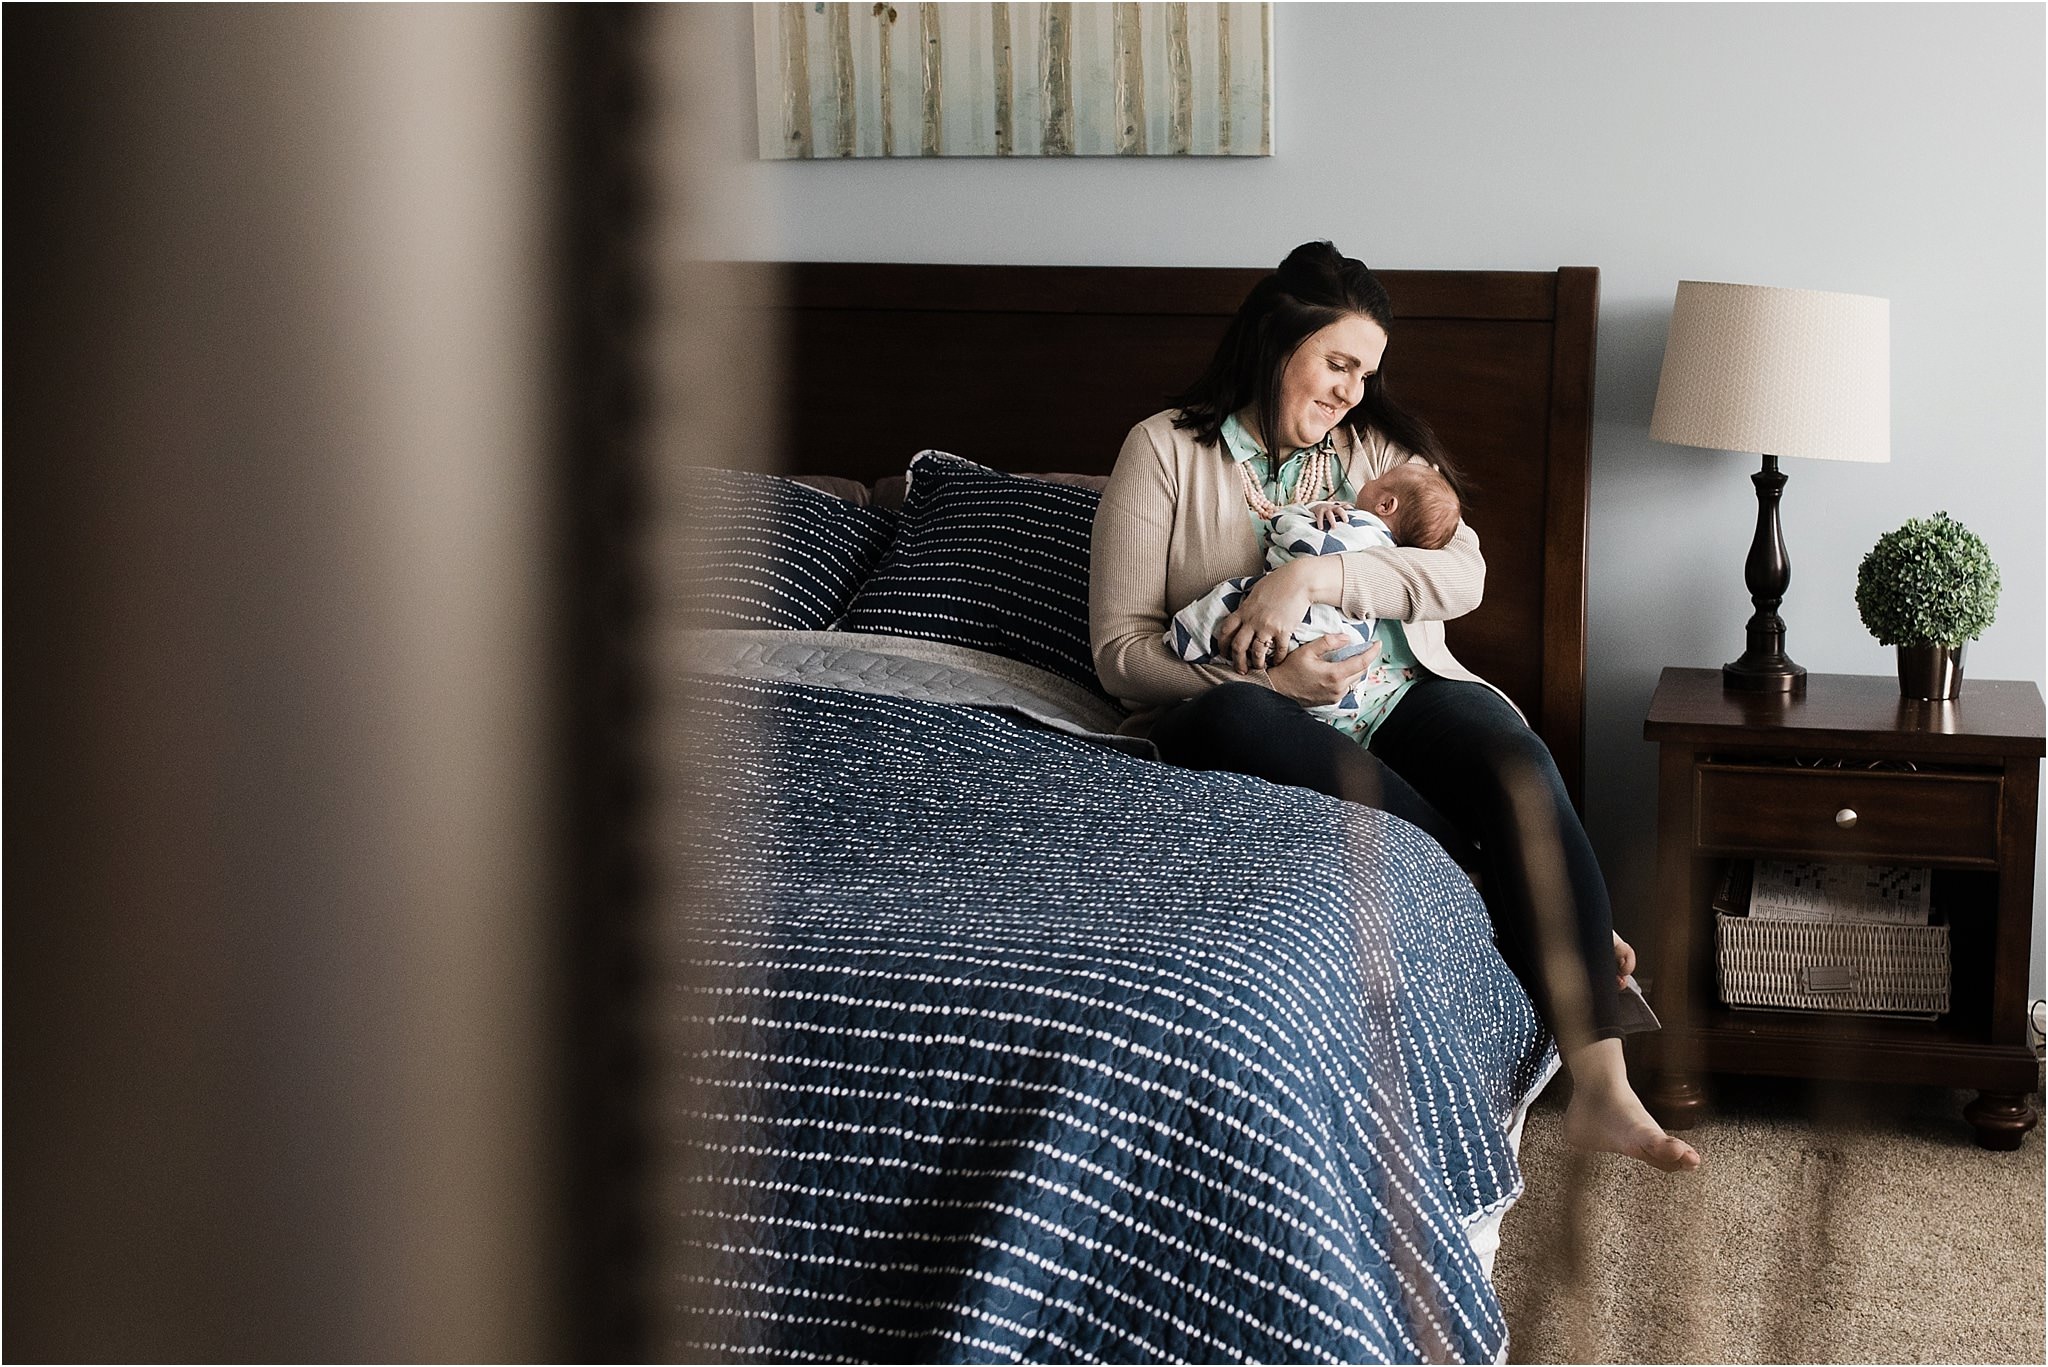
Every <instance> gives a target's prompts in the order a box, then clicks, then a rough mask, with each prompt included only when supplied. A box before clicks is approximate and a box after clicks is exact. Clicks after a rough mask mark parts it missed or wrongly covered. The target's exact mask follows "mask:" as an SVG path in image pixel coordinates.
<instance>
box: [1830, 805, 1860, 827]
mask: <svg viewBox="0 0 2048 1367" xmlns="http://www.w3.org/2000/svg"><path fill="white" fill-rule="evenodd" d="M1835 824H1836V825H1837V826H1840V827H1841V828H1842V829H1843V830H1845V831H1846V830H1848V829H1849V828H1850V827H1851V826H1853V825H1855V824H1856V811H1855V809H1854V808H1853V807H1844V808H1842V810H1841V811H1839V812H1836V813H1835Z"/></svg>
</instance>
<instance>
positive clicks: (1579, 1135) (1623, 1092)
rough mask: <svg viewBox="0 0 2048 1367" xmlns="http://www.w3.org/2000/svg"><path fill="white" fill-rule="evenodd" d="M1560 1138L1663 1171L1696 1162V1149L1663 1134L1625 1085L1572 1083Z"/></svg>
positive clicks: (1691, 1166) (1683, 1169)
mask: <svg viewBox="0 0 2048 1367" xmlns="http://www.w3.org/2000/svg"><path fill="white" fill-rule="evenodd" d="M1564 1138H1565V1142H1566V1143H1567V1144H1570V1145H1571V1146H1572V1147H1573V1148H1575V1149H1592V1150H1595V1151H1597V1152H1600V1153H1618V1154H1621V1155H1623V1156H1624V1157H1627V1158H1636V1159H1640V1160H1642V1161H1643V1162H1645V1163H1648V1164H1649V1165H1650V1166H1651V1167H1653V1168H1662V1169H1663V1170H1664V1171H1665V1172H1691V1171H1692V1170H1693V1169H1694V1168H1697V1167H1698V1166H1699V1165H1700V1156H1699V1152H1698V1151H1697V1150H1696V1149H1694V1148H1693V1146H1692V1145H1690V1144H1688V1143H1686V1142H1685V1141H1684V1140H1683V1139H1677V1138H1674V1137H1673V1136H1671V1135H1668V1134H1666V1133H1665V1132H1664V1127H1663V1126H1661V1125H1659V1124H1658V1123H1657V1122H1656V1120H1655V1119H1653V1118H1652V1117H1651V1115H1650V1113H1649V1112H1648V1111H1646V1110H1644V1109H1643V1103H1642V1101H1641V1100H1640V1099H1639V1098H1638V1097H1637V1096H1636V1094H1635V1092H1634V1091H1632V1090H1630V1089H1629V1088H1627V1087H1623V1088H1622V1089H1620V1091H1618V1092H1616V1091H1610V1090H1606V1089H1602V1088H1579V1087H1574V1088H1573V1089H1572V1099H1571V1102H1570V1104H1568V1105H1567V1106H1566V1107H1565V1109H1564Z"/></svg>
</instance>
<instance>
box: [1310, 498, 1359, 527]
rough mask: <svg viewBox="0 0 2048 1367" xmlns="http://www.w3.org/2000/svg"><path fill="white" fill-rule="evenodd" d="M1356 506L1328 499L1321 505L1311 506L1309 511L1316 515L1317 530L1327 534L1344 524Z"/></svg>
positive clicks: (1312, 504)
mask: <svg viewBox="0 0 2048 1367" xmlns="http://www.w3.org/2000/svg"><path fill="white" fill-rule="evenodd" d="M1355 506H1356V505H1355V504H1350V503H1345V502H1343V501H1341V500H1339V499H1334V498H1326V499H1324V500H1323V501H1322V502H1320V503H1311V504H1309V505H1308V510H1309V511H1310V512H1311V513H1314V514H1315V518H1316V530H1317V531H1319V532H1327V531H1328V530H1330V528H1332V527H1334V526H1336V525H1337V524H1338V523H1339V522H1342V521H1343V520H1344V515H1345V514H1346V513H1348V512H1350V511H1351V510H1352V508H1353V507H1355Z"/></svg>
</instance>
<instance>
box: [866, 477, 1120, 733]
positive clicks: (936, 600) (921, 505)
mask: <svg viewBox="0 0 2048 1367" xmlns="http://www.w3.org/2000/svg"><path fill="white" fill-rule="evenodd" d="M1101 500H1102V495H1101V493H1100V492H1098V491H1097V490H1094V489H1086V488H1077V487H1075V486H1073V485H1068V484H1055V483H1053V482H1051V481H1050V480H1043V479H1033V478H1031V477H1030V476H1028V475H1008V474H1004V473H1003V472H1001V471H1000V470H991V469H989V468H988V467H987V466H984V465H977V464H975V463H974V462H973V461H971V460H964V459H962V458H961V457H959V456H953V455H948V454H946V453H945V452H943V451H921V452H919V453H918V455H917V457H916V458H915V459H913V460H912V461H911V462H910V492H909V494H908V495H907V496H906V497H905V498H904V500H903V520H902V521H901V522H900V523H899V524H898V525H897V528H896V539H895V540H894V541H893V542H891V543H890V546H889V553H888V554H887V555H885V556H883V557H882V563H881V564H880V565H878V566H876V567H875V572H874V574H873V575H871V576H869V578H868V581H867V582H866V583H865V584H863V585H861V587H860V591H859V592H858V593H856V594H855V595H854V598H853V602H852V603H851V604H850V605H849V606H848V607H847V609H846V615H845V616H844V617H843V618H841V619H840V621H839V630H842V631H863V632H876V633H881V634H886V635H892V636H918V637H922V638H924V639H926V640H930V641H950V642H952V643H953V644H955V645H963V646H973V647H975V648H976V649H979V650H986V651H989V652H990V653H992V654H996V655H1001V656H1004V657H1005V658H1008V659H1012V660H1021V661H1022V662H1024V663H1025V664H1030V665H1037V666H1038V667H1039V668H1040V669H1047V670H1051V671H1052V672H1053V673H1055V674H1060V675H1063V676H1065V677H1066V678H1069V679H1073V680H1075V681H1076V682H1078V683H1082V684H1085V685H1087V686H1088V687H1089V688H1092V689H1095V690H1096V691H1097V692H1101V691H1102V686H1101V684H1099V683H1098V682H1097V681H1096V678H1095V666H1094V662H1093V659H1092V657H1091V655H1090V653H1089V650H1088V542H1089V535H1090V532H1091V530H1092V529H1093V527H1094V525H1095V506H1096V504H1098V503H1099V502H1101ZM1105 696H1107V695H1105Z"/></svg>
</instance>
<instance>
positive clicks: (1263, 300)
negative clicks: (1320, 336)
mask: <svg viewBox="0 0 2048 1367" xmlns="http://www.w3.org/2000/svg"><path fill="white" fill-rule="evenodd" d="M1353 315H1361V316H1363V317H1366V318H1370V319H1371V320H1372V321H1373V322H1375V323H1377V324H1378V325H1379V326H1380V328H1381V329H1382V330H1383V331H1385V332H1386V333H1387V335H1388V337H1389V338H1392V336H1393V332H1394V329H1393V322H1394V305H1393V301H1392V300H1391V299H1389V298H1388V297H1387V290H1386V286H1384V285H1382V284H1381V283H1380V281H1379V277H1378V276H1376V275H1374V274H1373V273H1372V272H1371V271H1369V270H1367V269H1366V268H1365V263H1364V262H1362V261H1358V260H1355V259H1354V258H1352V257H1348V256H1345V255H1344V254H1343V253H1341V252H1339V251H1338V250H1337V249H1336V248H1335V247H1333V246H1331V245H1330V244H1329V243H1328V242H1304V243H1303V244H1302V245H1301V246H1299V247H1296V248H1295V249H1294V250H1293V251H1291V252H1289V253H1288V254H1287V259H1286V260H1285V261H1282V262H1281V263H1280V269H1278V270H1277V271H1274V272H1273V273H1272V274H1271V275H1268V276H1266V277H1265V278H1264V279H1262V280H1260V281H1259V283H1258V284H1256V285H1254V286H1252V292H1251V293H1250V294H1248V295H1246V296H1245V301H1244V303H1243V304H1241V305H1239V307H1238V310H1237V316H1236V317H1235V318H1233V319H1231V321H1230V327H1229V329H1228V330H1226V331H1225V332H1224V334H1223V340H1222V341H1221V342H1220V343H1218V344H1217V347H1216V354H1215V355H1214V356H1212V357H1211V358H1210V360H1209V367H1208V369H1207V370H1205V371H1203V372H1202V375H1201V378H1200V379H1198V380H1196V381H1195V382H1194V383H1193V384H1192V385H1189V386H1188V387H1187V388H1186V389H1185V390H1183V391H1181V392H1180V393H1178V394H1175V395H1172V396H1170V397H1169V398H1168V399H1167V402H1168V403H1170V404H1172V405H1173V406H1174V407H1175V408H1177V409H1179V410H1180V412H1179V415H1178V416H1177V417H1176V418H1175V419H1174V423H1173V425H1174V426H1175V427H1180V428H1187V429H1190V430H1192V431H1193V432H1194V434H1195V440H1197V441H1199V442H1200V443H1202V445H1204V446H1213V445H1215V444H1216V442H1217V439H1218V437H1219V436H1220V435H1221V433H1222V431H1223V420H1224V419H1225V418H1227V417H1229V416H1230V415H1231V414H1232V413H1235V412H1238V411H1239V410H1241V409H1249V410H1250V411H1251V414H1252V416H1253V418H1254V419H1256V421H1257V424H1258V428H1259V431H1260V432H1262V433H1264V432H1271V431H1272V423H1271V422H1270V421H1269V416H1270V415H1271V414H1272V413H1273V412H1275V411H1276V410H1277V409H1278V408H1279V406H1280V404H1279V399H1280V377H1281V374H1282V373H1283V372H1284V371H1285V370H1286V369H1287V362H1288V360H1289V359H1290V358H1291V357H1292V356H1293V355H1294V352H1295V349H1296V348H1298V347H1299V346H1300V345H1301V344H1302V343H1303V342H1304V341H1306V340H1307V339H1308V338H1309V337H1311V336H1313V335H1314V334H1315V333H1317V332H1320V331H1322V330H1323V329H1324V328H1326V327H1328V326H1329V325H1330V324H1332V323H1334V322H1337V321H1338V320H1340V319H1342V318H1347V317H1350V316H1353ZM1389 349H1390V350H1391V345H1390V347H1389ZM1339 421H1340V422H1349V423H1350V424H1351V425H1352V426H1353V427H1355V428H1359V429H1370V430H1372V431H1376V432H1378V433H1379V434H1380V435H1381V436H1383V437H1385V438H1386V439H1387V440H1388V441H1390V442H1393V443H1394V444H1395V445H1396V446H1400V447H1404V448H1406V449H1407V450H1409V451H1411V452H1413V453H1414V454H1416V455H1418V456H1421V457H1422V458H1423V459H1425V460H1427V461H1428V462H1429V463H1430V464H1432V465H1434V466H1436V467H1437V469H1439V470H1440V471H1442V472H1443V476H1444V478H1445V479H1446V480H1448V481H1449V482H1450V485H1451V489H1452V491H1453V492H1455V493H1457V494H1458V495H1459V497H1460V498H1461V499H1462V498H1464V497H1465V496H1466V489H1465V484H1464V481H1463V479H1462V478H1461V476H1460V475H1459V473H1458V471H1457V469H1456V468H1455V467H1454V466H1453V465H1452V463H1451V461H1450V458H1449V457H1448V456H1447V455H1446V454H1445V452H1444V448H1443V443H1442V442H1440V441H1438V440H1437V435H1436V432H1435V431H1434V430H1433V429H1432V428H1431V427H1430V425H1429V424H1428V423H1427V422H1425V421H1424V420H1423V419H1422V418H1421V417H1420V416H1418V415H1416V414H1414V413H1411V412H1409V411H1408V410H1407V409H1405V408H1403V407H1401V405H1400V404H1399V403H1397V402H1395V400H1394V399H1393V397H1392V396H1391V395H1389V394H1388V393H1387V386H1386V377H1385V370H1384V368H1382V369H1381V370H1380V371H1377V372H1375V373H1373V374H1372V375H1369V376H1367V377H1366V380H1365V387H1364V393H1363V395H1362V396H1361V397H1360V398H1359V400H1358V405H1357V406H1356V407H1355V408H1353V409H1352V410H1351V411H1350V412H1349V413H1347V414H1346V415H1345V416H1344V417H1343V418H1342V419H1339ZM1267 440H1269V441H1270V440H1271V438H1270V437H1268V438H1267Z"/></svg>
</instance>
